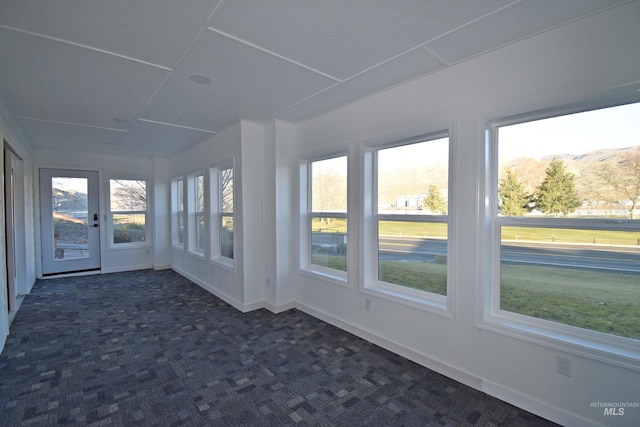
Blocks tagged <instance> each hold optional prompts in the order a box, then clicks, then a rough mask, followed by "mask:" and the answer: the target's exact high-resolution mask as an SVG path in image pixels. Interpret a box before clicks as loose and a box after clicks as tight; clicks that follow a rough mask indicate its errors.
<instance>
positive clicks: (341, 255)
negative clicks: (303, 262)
mask: <svg viewBox="0 0 640 427" xmlns="http://www.w3.org/2000/svg"><path fill="white" fill-rule="evenodd" d="M311 264H315V265H319V266H322V267H327V268H333V269H336V270H342V271H347V220H346V219H344V218H311Z"/></svg>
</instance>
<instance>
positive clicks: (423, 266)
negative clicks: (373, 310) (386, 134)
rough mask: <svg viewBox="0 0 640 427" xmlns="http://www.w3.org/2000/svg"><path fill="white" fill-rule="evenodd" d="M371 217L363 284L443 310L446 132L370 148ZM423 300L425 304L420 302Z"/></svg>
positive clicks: (447, 165) (445, 289)
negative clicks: (366, 267)
mask: <svg viewBox="0 0 640 427" xmlns="http://www.w3.org/2000/svg"><path fill="white" fill-rule="evenodd" d="M366 158H367V159H368V160H367V162H368V163H369V164H370V167H371V174H372V181H371V182H372V185H371V193H372V196H373V197H371V204H372V205H373V206H372V212H371V216H372V219H371V221H370V226H369V227H368V233H367V237H366V239H368V240H367V241H365V246H366V247H368V248H375V249H365V250H368V251H369V253H368V254H367V262H368V264H369V265H370V266H371V268H368V269H367V271H368V273H367V279H366V286H365V287H366V288H368V289H372V290H377V291H380V292H383V293H386V294H388V295H393V296H396V297H399V298H401V299H402V300H404V301H410V302H414V303H416V304H417V305H419V306H421V307H422V306H425V307H426V306H430V307H433V308H436V309H447V308H448V307H447V299H446V296H447V293H448V274H447V268H448V267H447V266H448V250H449V248H448V247H449V245H448V236H449V226H448V218H449V215H448V213H449V137H448V133H447V132H441V133H435V134H429V135H426V136H421V137H416V138H411V139H408V140H405V141H401V142H398V143H394V144H387V145H384V146H380V147H373V148H372V149H370V151H369V154H368V155H367V157H366ZM425 304H426V305H425Z"/></svg>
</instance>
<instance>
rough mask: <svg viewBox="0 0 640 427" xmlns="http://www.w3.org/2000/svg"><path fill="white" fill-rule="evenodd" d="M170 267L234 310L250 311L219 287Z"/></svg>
mask: <svg viewBox="0 0 640 427" xmlns="http://www.w3.org/2000/svg"><path fill="white" fill-rule="evenodd" d="M172 268H173V271H175V272H176V273H178V274H179V275H181V276H183V277H185V278H187V279H189V280H190V281H192V282H193V283H195V284H196V285H198V286H200V287H201V288H202V289H204V290H205V291H207V292H209V293H211V294H213V295H215V296H217V297H218V298H220V299H221V300H222V301H224V302H226V303H227V304H229V305H231V306H232V307H233V308H235V309H236V310H239V311H241V312H243V313H246V312H247V311H250V310H247V307H246V306H245V304H243V303H242V302H240V301H238V300H236V299H235V298H232V297H231V296H229V295H227V294H225V293H224V292H222V291H220V290H219V289H216V288H214V287H213V286H211V285H210V284H208V283H206V282H204V281H202V280H200V279H199V278H197V277H196V276H193V275H191V274H189V273H188V272H186V271H185V270H183V269H181V268H178V267H175V266H174V267H172ZM259 308H261V307H259Z"/></svg>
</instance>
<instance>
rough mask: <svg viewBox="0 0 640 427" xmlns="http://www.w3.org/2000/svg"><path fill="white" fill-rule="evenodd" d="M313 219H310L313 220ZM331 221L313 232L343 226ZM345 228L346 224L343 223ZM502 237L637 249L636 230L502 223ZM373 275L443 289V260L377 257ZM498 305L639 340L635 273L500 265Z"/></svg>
mask: <svg viewBox="0 0 640 427" xmlns="http://www.w3.org/2000/svg"><path fill="white" fill-rule="evenodd" d="M314 225H315V224H314ZM341 227H344V224H341V223H340V221H338V220H335V221H332V223H331V224H323V225H322V227H321V228H322V230H320V228H315V227H314V232H333V233H336V232H343V231H344V229H343V228H341ZM345 228H346V227H345ZM379 233H380V235H388V236H407V237H427V236H428V237H430V238H433V237H446V236H447V224H439V223H416V222H397V221H381V222H380V224H379ZM502 239H503V241H531V242H538V243H540V242H551V243H554V244H558V245H562V244H581V245H594V246H596V245H597V246H607V245H610V246H625V247H627V248H629V249H631V248H633V249H638V251H639V252H640V245H639V243H640V232H627V231H608V230H579V229H561V228H531V227H502ZM313 260H314V261H313V263H314V264H318V265H323V266H326V267H329V268H334V269H337V270H342V271H346V256H334V255H314V256H313ZM378 267H379V269H378V279H379V280H382V281H385V282H389V283H395V284H398V285H401V286H406V287H408V288H412V289H419V290H423V291H426V292H432V293H436V294H439V295H446V288H447V266H446V264H436V263H425V262H417V261H414V262H411V261H387V260H380V261H379V265H378ZM500 309H502V310H505V311H509V312H513V313H518V314H521V315H525V316H530V317H534V318H537V319H542V320H548V321H551V322H557V323H561V324H565V325H570V326H575V327H579V328H584V329H588V330H593V331H597V332H602V333H606V334H611V335H616V336H620V337H626V338H631V339H634V340H640V276H639V275H633V274H624V273H622V272H606V273H601V272H597V271H585V270H578V269H571V268H564V267H545V266H528V265H502V268H501V273H500Z"/></svg>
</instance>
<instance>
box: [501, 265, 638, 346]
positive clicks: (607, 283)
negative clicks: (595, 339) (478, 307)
mask: <svg viewBox="0 0 640 427" xmlns="http://www.w3.org/2000/svg"><path fill="white" fill-rule="evenodd" d="M500 308H501V309H502V310H506V311H511V312H514V313H519V314H523V315H526V316H531V317H536V318H539V319H545V320H550V321H553V322H558V323H563V324H566V325H571V326H577V327H580V328H585V329H591V330H594V331H599V332H605V333H608V334H613V335H618V336H622V337H628V338H634V339H640V277H638V276H633V275H629V274H617V273H595V272H593V271H580V270H572V269H568V268H552V267H531V266H517V265H505V266H502V271H501V294H500Z"/></svg>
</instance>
